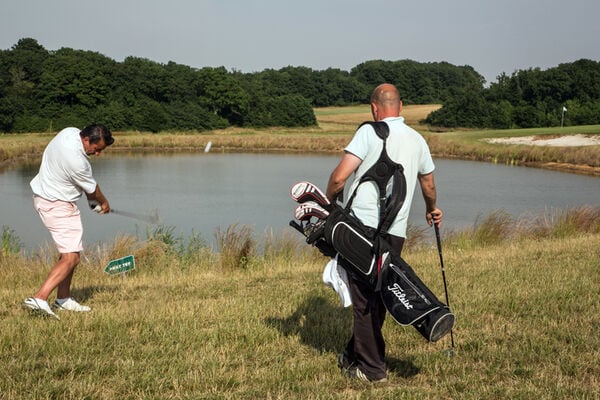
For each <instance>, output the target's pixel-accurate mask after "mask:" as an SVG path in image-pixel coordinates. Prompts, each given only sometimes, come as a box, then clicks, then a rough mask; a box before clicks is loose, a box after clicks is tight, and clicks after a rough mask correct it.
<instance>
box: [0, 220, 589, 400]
mask: <svg viewBox="0 0 600 400" xmlns="http://www.w3.org/2000/svg"><path fill="white" fill-rule="evenodd" d="M566 214H567V215H568V216H566V217H565V219H566V220H570V221H579V220H580V219H581V218H584V219H587V218H588V217H590V216H591V217H592V218H596V226H597V214H595V213H591V214H590V213H589V211H586V210H582V211H581V212H580V213H579V214H577V215H575V214H573V212H570V213H566ZM496 220H498V218H496ZM499 220H500V225H503V224H502V221H501V219H499ZM559 220H561V218H557V219H555V220H554V223H555V224H558V225H560V222H559ZM549 225H552V224H550V221H549ZM513 229H517V227H515V228H513ZM492 230H493V229H492ZM504 230H505V229H504V228H500V229H496V231H502V232H503V231H504ZM239 231H240V227H236V228H232V230H231V231H230V233H233V234H232V235H230V236H228V237H230V238H232V240H233V241H234V243H243V242H244V241H245V240H246V238H247V236H246V234H245V233H241V234H240V232H239ZM236 232H237V233H236ZM429 233H430V235H431V232H429ZM512 235H513V236H514V233H513V234H512ZM158 237H160V238H163V239H164V240H166V242H169V243H170V244H167V243H165V242H164V241H160V240H159V239H158ZM267 238H268V240H269V241H270V244H269V246H266V248H269V249H270V250H269V251H268V252H265V255H264V256H261V255H260V254H259V253H258V252H255V253H254V256H253V260H252V262H251V263H250V264H248V265H247V266H246V268H244V269H240V268H229V267H228V266H222V265H221V264H220V263H218V262H215V259H216V258H215V257H214V256H213V257H211V256H209V254H208V253H206V252H205V251H206V249H198V251H199V252H200V253H201V254H202V256H200V257H198V258H197V261H195V262H192V263H190V262H189V259H190V258H189V257H188V256H189V254H187V255H186V253H185V252H181V251H180V250H181V247H179V246H178V245H177V240H173V238H172V237H170V236H169V232H168V229H167V230H163V231H162V233H161V234H160V235H157V237H151V238H150V239H149V240H146V241H140V240H135V239H131V238H125V237H123V238H118V239H117V240H115V243H114V244H111V245H110V246H108V247H107V248H104V249H98V250H97V252H93V253H94V254H88V257H86V258H84V260H83V263H82V265H81V266H80V267H79V269H78V271H77V273H76V276H75V281H74V295H75V296H76V297H78V298H79V299H80V300H81V301H82V302H85V303H86V304H89V305H91V306H92V307H93V311H92V312H91V313H89V314H69V313H61V314H60V316H61V320H60V321H54V320H45V319H40V318H37V317H33V316H29V315H28V314H27V312H26V311H25V310H22V309H21V308H20V306H19V303H20V302H21V301H22V299H23V298H25V297H27V296H29V295H30V294H31V292H32V291H33V290H34V289H35V287H36V286H37V285H38V284H39V283H40V282H41V281H42V280H43V279H44V277H45V276H46V274H47V271H48V265H49V261H50V260H49V257H48V256H49V253H50V252H48V251H45V250H41V251H40V253H39V254H35V255H31V256H24V255H22V254H18V253H16V254H15V253H14V252H11V251H8V252H6V253H5V255H3V256H2V257H1V258H0V272H2V276H3V281H4V284H3V285H2V286H0V301H1V303H2V304H3V307H2V308H0V318H2V330H1V331H0V360H2V365H3V368H2V369H0V398H2V399H3V400H4V399H6V400H12V399H21V398H36V399H51V398H60V399H83V398H89V399H107V400H111V399H148V398H157V399H158V398H161V399H163V398H173V399H214V398H218V399H255V398H269V399H347V398H361V399H396V398H407V399H412V398H414V399H439V398H448V399H500V398H521V399H530V398H536V399H556V398H575V399H588V398H589V399H592V398H595V397H596V396H597V393H598V392H599V390H600V382H599V380H598V376H600V367H599V365H598V363H597V360H598V356H599V355H600V354H599V353H598V349H599V348H600V339H599V337H598V335H597V334H596V333H597V332H596V331H597V328H598V324H599V323H600V320H599V318H598V311H600V310H598V302H597V283H598V279H600V275H599V273H600V248H599V247H598V241H599V240H600V237H599V233H598V232H597V231H596V233H577V232H574V233H573V232H572V233H571V235H568V236H561V237H556V236H555V235H553V234H549V235H546V236H544V235H542V234H539V236H538V235H536V236H535V237H531V238H528V237H523V238H520V239H519V240H516V241H495V240H492V241H491V242H486V244H485V245H484V246H480V245H477V244H475V243H473V244H471V245H470V246H464V245H463V244H464V243H463V242H461V241H460V240H455V239H452V237H451V236H450V237H449V236H444V240H443V246H444V261H445V266H446V275H447V282H448V288H449V293H450V302H451V306H452V308H453V310H454V312H455V313H456V314H457V325H456V327H455V329H454V337H455V342H456V355H455V356H454V357H453V358H448V356H447V355H446V353H445V350H446V349H447V348H448V346H449V340H448V338H445V339H442V341H440V342H438V343H436V344H428V343H426V342H425V341H424V340H423V339H422V338H421V337H420V336H419V335H418V334H417V333H416V331H415V330H414V329H412V328H410V327H409V328H402V327H400V326H398V325H397V324H395V323H393V322H392V321H391V320H388V321H387V322H386V324H385V326H384V335H385V337H386V341H387V354H388V358H387V362H388V366H389V382H388V383H387V384H384V385H369V384H361V383H357V382H352V381H348V380H347V379H345V378H343V377H342V376H341V375H340V374H339V370H338V369H337V367H336V362H335V356H336V353H337V352H339V351H340V350H341V349H342V348H343V346H344V344H345V342H346V340H347V339H348V337H349V335H350V332H351V314H350V310H349V309H342V308H341V307H340V305H339V299H338V298H337V296H336V295H335V294H334V293H333V292H332V291H331V290H330V289H329V288H327V287H325V286H324V285H323V284H322V282H321V271H322V269H323V267H324V265H325V262H326V260H325V259H324V258H323V257H317V256H315V255H314V254H313V255H311V254H310V253H306V249H305V248H300V249H298V250H299V251H300V252H299V253H298V256H297V257H292V258H290V257H289V254H290V252H293V251H294V250H292V249H291V248H290V247H294V246H295V245H291V243H290V238H281V242H278V241H277V240H276V239H275V238H273V236H272V235H271V236H267ZM161 243H162V244H161ZM231 247H236V246H234V245H233V244H232V246H231ZM242 247H243V246H242ZM304 247H307V246H304ZM296 248H297V247H296ZM124 254H135V255H136V269H135V270H133V271H131V272H130V273H128V274H126V275H117V276H109V275H107V274H105V273H104V272H103V267H104V265H105V262H107V260H108V258H110V257H113V256H122V255H124ZM267 254H269V256H267ZM276 254H280V255H281V256H277V255H276ZM51 258H52V257H50V259H51ZM405 258H406V260H407V261H408V262H409V263H410V264H411V265H412V266H413V267H414V268H415V270H416V271H417V272H418V273H419V274H420V276H421V277H422V279H423V280H424V281H425V282H426V283H428V285H429V286H430V287H431V289H432V290H433V291H434V292H435V293H438V294H442V293H443V285H442V282H441V277H440V268H439V260H438V254H437V251H436V249H435V247H434V246H431V245H429V246H428V245H424V246H421V247H419V248H412V250H411V251H409V252H407V254H406V255H405ZM440 297H442V298H443V296H440Z"/></svg>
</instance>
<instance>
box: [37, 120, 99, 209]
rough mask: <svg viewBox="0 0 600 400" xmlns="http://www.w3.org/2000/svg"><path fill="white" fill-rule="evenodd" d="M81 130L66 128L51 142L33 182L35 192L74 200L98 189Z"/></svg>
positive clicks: (49, 196) (51, 197) (47, 196)
mask: <svg viewBox="0 0 600 400" xmlns="http://www.w3.org/2000/svg"><path fill="white" fill-rule="evenodd" d="M79 132H81V130H80V129H77V128H65V129H63V130H62V131H60V132H58V133H57V134H56V136H54V138H53V139H52V140H51V141H50V143H48V146H46V149H45V150H44V155H43V156H42V163H41V165H40V170H39V172H38V174H37V175H36V176H35V177H34V178H33V179H32V180H31V182H30V186H31V189H32V190H33V193H34V194H35V195H37V196H40V197H42V198H44V199H46V200H50V201H56V200H62V201H68V202H74V201H77V200H78V199H79V198H80V197H81V195H82V194H83V192H86V193H93V192H94V191H95V190H96V181H95V180H94V177H93V176H92V166H91V165H90V160H89V158H88V156H87V154H85V148H84V147H83V143H82V142H81V137H80V136H79Z"/></svg>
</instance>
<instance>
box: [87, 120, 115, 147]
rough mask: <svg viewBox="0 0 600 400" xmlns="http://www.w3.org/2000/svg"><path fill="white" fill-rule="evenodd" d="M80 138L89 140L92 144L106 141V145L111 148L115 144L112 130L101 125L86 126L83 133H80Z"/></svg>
mask: <svg viewBox="0 0 600 400" xmlns="http://www.w3.org/2000/svg"><path fill="white" fill-rule="evenodd" d="M79 136H81V137H82V138H84V137H87V138H89V140H90V143H98V142H99V141H100V140H102V139H104V143H105V144H106V145H107V146H110V145H111V144H113V143H114V142H115V139H114V138H113V137H112V133H111V132H110V129H108V128H107V127H106V126H104V125H100V124H94V125H89V126H86V127H85V128H83V130H82V131H81V132H79Z"/></svg>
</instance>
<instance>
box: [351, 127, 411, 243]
mask: <svg viewBox="0 0 600 400" xmlns="http://www.w3.org/2000/svg"><path fill="white" fill-rule="evenodd" d="M365 124H369V125H371V126H372V127H373V130H374V131H375V133H376V134H377V136H378V137H379V138H380V139H381V140H383V148H382V149H381V154H380V155H379V159H378V160H377V161H376V162H375V164H373V165H372V166H371V168H369V169H368V170H367V171H366V172H365V173H364V174H363V176H362V177H361V178H360V181H359V183H358V185H357V187H356V189H355V190H354V192H353V193H352V195H351V196H350V199H349V200H348V203H347V204H346V209H347V210H350V207H351V206H352V201H353V200H354V196H356V192H357V191H358V186H360V185H361V184H363V183H364V182H368V181H373V182H374V183H375V185H377V189H378V190H379V225H378V227H377V233H386V232H387V231H388V230H389V229H390V227H391V225H392V223H393V222H394V219H395V218H396V215H398V212H400V209H401V208H402V205H403V204H404V200H405V198H406V179H405V177H404V167H403V166H402V164H398V163H396V162H394V161H393V160H392V159H391V158H390V157H389V155H388V153H387V149H386V144H387V138H388V136H389V134H390V128H389V126H388V124H387V123H385V122H384V121H378V122H373V121H367V122H363V123H362V124H361V125H360V127H362V126H363V125H365ZM360 127H359V129H360ZM392 178H393V184H392V194H391V196H390V197H389V199H388V198H387V185H388V182H389V181H390V179H392Z"/></svg>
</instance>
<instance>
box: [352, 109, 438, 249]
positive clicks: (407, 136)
mask: <svg viewBox="0 0 600 400" xmlns="http://www.w3.org/2000/svg"><path fill="white" fill-rule="evenodd" d="M384 121H385V122H386V123H387V124H388V126H389V128H390V135H389V136H388V139H387V145H386V149H387V153H388V155H389V156H390V158H391V159H392V160H393V161H395V162H397V163H399V164H402V166H403V167H404V176H405V178H406V199H405V200H404V204H403V206H402V208H401V209H400V211H399V212H398V216H397V217H396V219H395V220H394V223H393V224H392V226H391V227H390V230H389V233H391V234H392V235H395V236H400V237H406V229H407V225H408V214H409V212H410V205H411V202H412V198H413V194H414V191H415V186H416V183H417V174H421V175H426V174H428V173H431V172H433V170H434V169H435V165H434V164H433V160H432V158H431V153H430V152H429V147H428V146H427V142H426V141H425V139H424V138H423V136H421V135H420V134H419V133H418V132H417V131H415V130H414V129H412V128H411V127H409V126H408V125H406V124H405V123H404V118H403V117H396V118H386V119H384ZM382 148H383V141H382V140H381V139H380V138H379V136H377V133H375V130H374V129H373V127H372V126H371V125H368V124H365V125H363V126H362V127H361V128H360V129H358V130H357V131H356V133H355V134H354V137H353V138H352V140H351V141H350V143H349V144H348V146H346V148H345V149H344V150H345V151H347V152H349V153H352V154H354V155H355V156H357V157H358V158H360V159H361V160H362V163H361V164H360V166H359V167H358V169H357V170H356V174H355V177H354V180H353V182H352V184H351V185H350V188H349V191H348V194H347V196H346V198H347V199H349V198H350V195H351V194H352V193H353V192H354V190H355V189H356V187H357V185H358V182H359V180H360V178H361V177H362V176H363V174H364V173H365V172H366V171H367V170H368V169H369V168H370V167H371V166H372V165H373V164H375V162H376V161H377V160H378V159H379V155H380V154H381V149H382ZM387 189H388V190H387V195H388V196H389V195H390V194H391V191H392V185H391V184H389V185H388V188H387ZM352 211H353V212H354V214H355V215H356V216H357V217H358V218H359V219H360V220H361V221H362V222H363V223H364V224H365V225H367V226H370V227H373V228H376V227H377V225H378V223H379V199H378V190H377V186H376V185H375V184H374V183H373V182H365V183H363V184H362V185H360V186H359V187H358V191H357V193H356V196H355V197H354V200H353V201H352Z"/></svg>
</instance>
